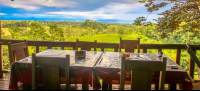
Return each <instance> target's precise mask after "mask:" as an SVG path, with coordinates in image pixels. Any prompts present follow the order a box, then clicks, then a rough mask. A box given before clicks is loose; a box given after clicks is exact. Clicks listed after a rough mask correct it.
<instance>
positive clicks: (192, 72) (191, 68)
mask: <svg viewBox="0 0 200 91" xmlns="http://www.w3.org/2000/svg"><path fill="white" fill-rule="evenodd" d="M187 52H188V53H189V54H190V67H189V74H190V76H191V78H192V79H194V68H195V61H197V62H196V63H197V65H198V66H199V62H198V61H199V60H198V58H197V59H195V58H196V57H195V56H196V49H192V48H190V47H189V45H187ZM191 54H192V55H191ZM192 60H193V61H192Z"/></svg>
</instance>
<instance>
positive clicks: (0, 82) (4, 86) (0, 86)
mask: <svg viewBox="0 0 200 91" xmlns="http://www.w3.org/2000/svg"><path fill="white" fill-rule="evenodd" d="M8 77H9V76H8ZM8 77H4V78H3V79H0V90H9V78H8ZM72 86H74V84H72ZM77 86H78V89H77V90H82V85H81V84H77ZM130 87H131V86H130V85H125V87H124V89H125V90H130ZM112 89H113V90H118V89H119V85H115V84H114V85H113V86H112ZM89 90H92V87H91V86H90V87H89ZM100 90H102V89H100ZM152 90H154V85H152ZM165 90H168V86H167V85H166V86H165ZM177 90H180V89H179V87H177Z"/></svg>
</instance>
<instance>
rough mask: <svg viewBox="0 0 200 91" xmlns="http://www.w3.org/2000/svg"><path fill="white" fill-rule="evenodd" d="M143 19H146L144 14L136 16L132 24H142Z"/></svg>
mask: <svg viewBox="0 0 200 91" xmlns="http://www.w3.org/2000/svg"><path fill="white" fill-rule="evenodd" d="M144 21H146V18H145V17H144V16H142V17H138V18H136V19H135V20H134V23H133V24H134V25H143V24H144Z"/></svg>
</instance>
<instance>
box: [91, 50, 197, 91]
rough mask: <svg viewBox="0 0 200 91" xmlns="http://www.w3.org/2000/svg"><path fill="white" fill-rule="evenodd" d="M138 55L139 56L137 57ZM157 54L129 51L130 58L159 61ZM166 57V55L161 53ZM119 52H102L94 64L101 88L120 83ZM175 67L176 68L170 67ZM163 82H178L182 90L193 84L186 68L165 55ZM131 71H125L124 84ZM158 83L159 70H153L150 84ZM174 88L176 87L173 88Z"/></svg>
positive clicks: (171, 84)
mask: <svg viewBox="0 0 200 91" xmlns="http://www.w3.org/2000/svg"><path fill="white" fill-rule="evenodd" d="M138 55H139V57H138ZM158 56H159V54H147V53H130V59H131V60H138V59H139V60H149V61H160V60H161V57H158ZM162 56H163V57H167V56H166V55H162ZM121 57H122V53H121V52H104V53H103V55H102V57H101V59H100V60H99V62H98V63H97V65H96V66H95V68H94V70H95V73H96V74H97V75H98V76H99V78H100V79H102V80H103V82H102V85H103V86H102V89H103V90H108V89H111V88H112V84H120V69H121ZM173 67H177V69H172V68H173ZM165 77H166V78H165V84H169V86H171V87H176V84H180V85H181V87H182V89H183V90H192V88H193V86H192V83H191V81H190V77H189V75H188V73H187V71H186V70H184V69H183V68H182V67H180V66H179V65H178V64H176V63H175V62H174V61H172V60H171V59H170V58H168V57H167V65H166V76H165ZM130 81H131V72H130V71H126V81H125V84H130ZM158 83H159V72H153V74H152V84H158ZM173 89H176V88H173Z"/></svg>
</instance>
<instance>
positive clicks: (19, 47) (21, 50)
mask: <svg viewBox="0 0 200 91" xmlns="http://www.w3.org/2000/svg"><path fill="white" fill-rule="evenodd" d="M8 50H9V59H10V64H12V63H13V62H15V61H18V60H20V59H23V58H25V57H28V56H29V52H28V44H27V41H26V40H24V42H20V43H14V44H11V43H10V42H8Z"/></svg>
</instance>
